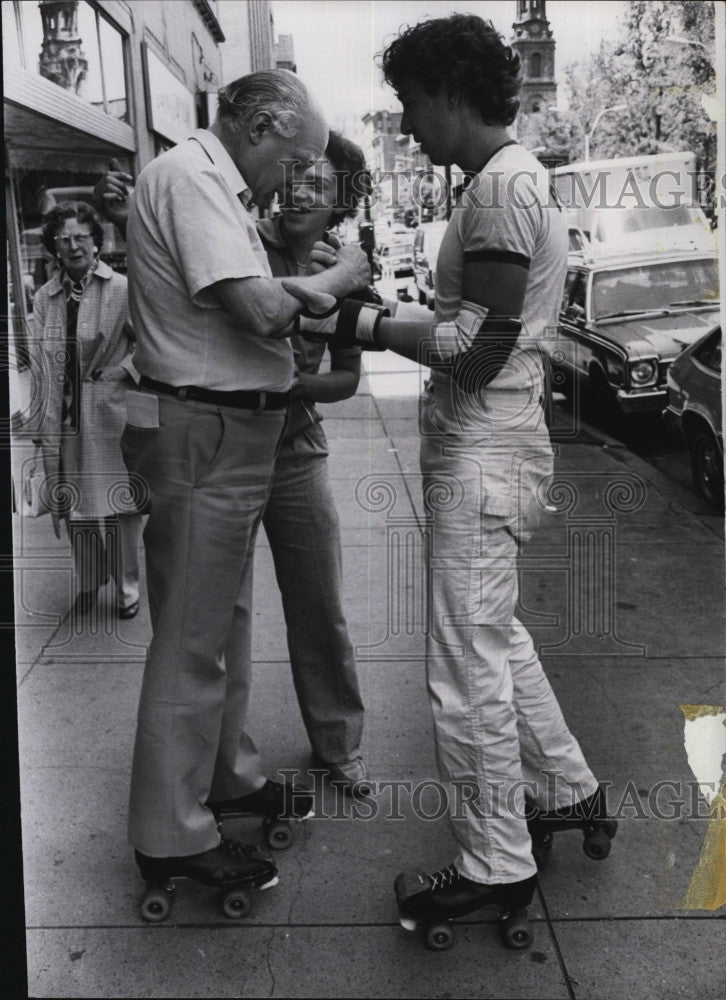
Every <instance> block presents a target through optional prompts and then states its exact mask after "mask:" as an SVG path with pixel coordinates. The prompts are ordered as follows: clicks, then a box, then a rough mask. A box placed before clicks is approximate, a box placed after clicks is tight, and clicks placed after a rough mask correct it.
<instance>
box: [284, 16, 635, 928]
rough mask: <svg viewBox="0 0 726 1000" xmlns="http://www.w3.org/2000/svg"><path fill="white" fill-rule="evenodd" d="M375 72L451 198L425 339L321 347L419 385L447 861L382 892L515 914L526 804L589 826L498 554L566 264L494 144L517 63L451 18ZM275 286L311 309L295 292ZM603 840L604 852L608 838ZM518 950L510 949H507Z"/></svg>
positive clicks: (430, 660) (410, 326) (400, 47)
mask: <svg viewBox="0 0 726 1000" xmlns="http://www.w3.org/2000/svg"><path fill="white" fill-rule="evenodd" d="M383 70H384V73H385V76H386V79H387V81H388V82H389V83H390V84H391V85H392V86H393V87H394V88H395V90H396V91H397V93H398V96H399V98H400V100H401V103H402V105H403V118H402V120H401V131H402V132H403V133H404V134H413V137H414V139H415V140H416V141H417V142H420V143H421V149H422V151H423V152H424V153H426V154H428V156H429V157H430V158H431V160H432V162H433V163H434V164H450V165H452V164H455V165H457V166H459V167H460V168H462V169H463V170H464V171H465V172H466V174H467V175H468V179H469V181H470V183H469V184H468V186H467V187H466V190H465V191H464V193H463V195H462V197H461V199H460V200H458V201H457V203H456V205H455V207H454V210H453V213H452V217H451V220H450V222H449V225H448V227H447V229H446V233H445V235H444V238H443V241H442V243H441V249H440V252H439V257H438V262H437V268H436V308H435V318H434V324H433V325H432V323H431V314H430V313H429V312H427V311H426V310H422V309H420V307H417V306H409V307H405V306H399V307H398V309H397V311H396V314H395V318H391V317H387V316H386V315H385V313H382V312H381V311H380V309H379V310H378V311H377V312H376V309H375V307H373V306H364V307H359V308H354V307H353V305H352V304H350V303H348V304H346V305H345V306H344V307H341V310H340V312H339V315H338V318H337V320H336V321H335V322H333V321H332V320H327V321H325V322H326V323H327V325H328V327H329V328H330V329H331V331H333V332H332V333H331V336H332V337H333V338H334V340H335V343H336V346H337V345H339V344H341V343H344V342H346V341H347V342H351V343H359V344H360V345H361V346H363V347H364V348H368V349H377V350H385V349H388V350H392V351H395V352H396V353H398V354H400V355H403V356H404V357H408V358H411V359H413V360H417V361H420V362H421V363H422V364H425V365H426V366H428V367H430V368H431V379H430V381H429V382H428V383H427V388H426V391H425V393H424V397H423V401H422V417H421V438H422V439H421V469H422V473H423V487H424V497H425V499H426V505H427V508H428V511H427V512H428V514H429V516H430V519H431V521H430V523H431V530H432V541H431V555H430V558H429V563H428V583H429V588H430V591H429V592H430V595H431V609H432V611H431V621H430V625H429V629H428V634H427V647H426V659H427V679H428V690H429V697H430V702H431V708H432V713H433V719H434V733H435V740H436V753H437V761H438V765H439V770H440V775H441V778H442V781H443V782H444V783H445V785H446V787H447V791H448V793H449V815H450V821H451V830H452V833H453V835H454V838H455V840H456V841H457V846H458V852H457V855H456V857H455V858H454V859H453V861H451V862H450V863H449V862H447V863H446V864H444V865H443V866H442V868H441V869H440V870H439V871H437V872H435V873H433V874H431V875H426V874H425V873H424V872H420V871H409V872H404V873H402V874H401V875H400V876H399V877H398V879H397V881H396V890H397V895H398V901H399V907H400V909H401V915H402V918H403V919H404V920H405V921H406V923H407V924H410V923H414V922H415V921H416V920H424V921H428V922H431V921H432V920H433V921H435V920H436V919H438V918H442V919H449V918H452V917H454V916H462V915H464V914H466V913H470V912H473V911H474V910H477V909H479V908H481V907H484V906H488V905H490V904H495V905H497V906H499V907H500V908H501V909H502V910H503V911H505V912H510V913H512V912H516V911H518V910H522V909H523V908H525V907H526V906H527V904H528V903H529V901H530V899H531V897H532V893H533V891H534V882H535V875H536V870H537V867H536V864H535V861H534V858H533V855H532V841H531V837H530V832H529V828H528V822H527V819H526V815H525V813H526V805H525V786H526V788H527V797H528V799H530V802H529V806H530V808H531V807H536V808H537V809H538V810H540V813H539V814H538V819H542V815H543V814H545V815H547V816H548V817H549V816H550V814H552V813H554V814H556V815H555V816H553V817H552V818H551V819H552V825H553V826H554V825H556V824H558V823H559V824H561V823H566V822H571V823H572V824H573V825H582V823H583V816H584V815H587V814H589V815H590V816H591V817H594V819H595V820H596V821H597V820H600V821H601V824H605V812H604V802H603V796H602V793H601V791H600V790H599V789H598V784H597V781H596V779H595V777H594V776H593V774H592V772H591V771H590V769H589V767H588V765H587V763H586V761H585V759H584V757H583V754H582V751H581V750H580V747H579V746H578V744H577V741H576V740H575V739H574V737H573V736H572V735H571V734H570V732H569V731H568V729H567V726H566V724H565V720H564V719H563V717H562V713H561V711H560V708H559V705H558V703H557V700H556V698H555V696H554V694H553V692H552V690H551V688H550V685H549V683H548V681H547V678H546V677H545V675H544V673H543V670H542V666H541V664H540V662H539V659H538V657H537V653H536V652H535V649H534V645H533V643H532V639H531V637H530V635H529V633H528V632H527V630H526V629H525V628H524V626H523V625H522V624H521V623H520V622H519V621H518V620H517V619H516V617H515V606H516V602H517V568H516V557H517V548H518V545H519V544H520V543H521V542H523V541H525V540H526V539H528V538H529V537H530V535H531V533H532V531H533V529H534V527H535V525H536V522H537V520H538V516H539V514H540V512H541V509H542V506H543V504H544V499H543V497H544V495H545V494H546V486H547V477H548V476H549V475H550V474H551V472H552V448H551V445H550V441H549V435H548V431H547V427H546V425H545V419H544V412H543V396H544V376H543V364H542V356H541V353H540V344H541V341H542V339H543V337H544V336H545V331H546V330H547V329H548V328H552V327H554V326H555V325H556V320H557V310H558V305H559V302H560V299H561V295H562V289H563V284H564V275H565V267H566V254H567V230H566V224H565V219H564V216H563V213H562V212H561V210H560V207H559V205H558V204H557V203H556V202H555V201H554V200H553V198H552V196H551V194H550V190H549V183H548V177H547V173H546V171H545V170H544V169H543V168H542V166H541V164H540V163H539V162H538V161H537V160H536V159H535V158H534V157H533V156H532V155H531V154H530V153H528V152H526V151H525V150H524V149H522V148H521V147H520V146H519V145H518V144H517V143H516V142H515V141H514V140H513V139H512V138H511V136H510V135H509V133H508V131H507V126H508V125H510V124H511V123H512V122H513V120H514V118H515V116H516V113H517V109H518V106H519V101H518V99H517V94H518V92H519V89H520V86H521V79H522V74H521V69H520V61H519V57H518V56H517V55H516V54H514V53H513V52H512V50H511V49H510V48H508V47H506V46H505V45H504V44H503V42H502V40H501V39H500V37H499V35H498V34H497V32H496V31H495V29H494V28H493V26H492V25H491V24H490V23H487V22H484V21H483V20H481V19H480V18H478V17H474V16H468V15H452V16H451V17H448V18H441V19H437V20H432V21H427V22H424V23H422V24H419V25H416V26H415V27H413V28H409V29H407V30H406V31H404V32H403V33H402V34H401V35H400V36H399V37H398V38H397V39H396V40H395V41H394V42H393V43H392V44H391V45H390V46H389V47H388V49H387V50H386V51H385V53H384V55H383ZM283 284H284V286H285V287H286V288H287V289H288V291H293V292H294V293H295V294H297V295H299V296H300V297H301V298H302V299H303V301H306V302H307V303H308V305H309V306H310V308H314V305H315V299H314V297H313V296H310V295H306V294H305V290H304V289H303V288H302V287H300V286H299V283H298V284H296V282H294V281H285V282H283ZM320 307H321V303H320V302H318V308H320ZM320 327H321V324H320V323H318V324H317V329H318V332H320ZM606 825H607V829H608V830H609V831H610V832H609V836H610V835H612V834H613V833H614V829H615V825H614V823H612V822H611V823H607V824H606ZM528 933H529V932H528V931H525V933H524V937H522V936H521V935H520V937H519V938H518V939H513V940H512V941H510V943H515V944H517V945H518V946H521V943H522V941H523V940H525V939H526V937H527V935H528ZM445 936H446V935H444V937H445ZM442 940H443V939H442ZM432 946H435V947H442V944H441V942H438V943H435V944H434V945H432ZM443 946H445V944H444V945H443Z"/></svg>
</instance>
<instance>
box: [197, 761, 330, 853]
mask: <svg viewBox="0 0 726 1000" xmlns="http://www.w3.org/2000/svg"><path fill="white" fill-rule="evenodd" d="M313 805H314V799H313V797H312V795H311V794H310V793H309V792H308V790H307V789H300V788H298V787H296V786H294V785H292V784H290V782H288V781H286V782H285V783H284V784H283V782H281V781H270V780H269V779H268V780H267V781H266V782H265V784H264V785H263V786H262V788H259V789H258V790H257V791H256V792H252V793H251V794H250V795H240V796H239V797H238V798H236V799H224V800H220V801H218V802H207V806H208V808H209V809H211V810H212V812H213V813H214V817H215V819H216V820H217V823H218V824H220V825H221V823H222V822H223V821H224V820H226V819H240V818H243V817H245V816H261V817H262V829H263V832H264V835H265V840H266V841H267V845H268V847H271V848H272V849H273V850H275V851H284V850H286V849H287V848H288V847H290V845H291V844H292V843H293V841H294V840H295V834H294V832H293V827H292V823H301V822H303V821H304V820H306V819H310V817H311V816H313V815H314V814H315V813H314V810H313Z"/></svg>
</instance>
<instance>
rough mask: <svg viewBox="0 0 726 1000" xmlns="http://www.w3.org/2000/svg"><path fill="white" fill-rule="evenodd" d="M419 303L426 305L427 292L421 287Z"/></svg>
mask: <svg viewBox="0 0 726 1000" xmlns="http://www.w3.org/2000/svg"><path fill="white" fill-rule="evenodd" d="M418 304H419V305H420V306H425V305H426V293H425V292H422V291H421V289H420V288H419V290H418Z"/></svg>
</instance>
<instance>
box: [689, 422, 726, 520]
mask: <svg viewBox="0 0 726 1000" xmlns="http://www.w3.org/2000/svg"><path fill="white" fill-rule="evenodd" d="M691 474H692V476H693V485H694V486H695V487H696V490H697V492H698V493H700V495H701V496H702V497H703V499H704V500H707V501H708V503H709V504H710V505H711V506H712V507H713V508H714V510H717V511H722V510H723V509H724V480H723V456H722V454H721V449H720V448H719V446H718V441H717V440H716V438H715V437H714V435H713V433H712V432H711V430H710V429H708V428H706V427H703V428H699V429H698V431H697V432H696V435H695V437H694V438H693V441H692V442H691Z"/></svg>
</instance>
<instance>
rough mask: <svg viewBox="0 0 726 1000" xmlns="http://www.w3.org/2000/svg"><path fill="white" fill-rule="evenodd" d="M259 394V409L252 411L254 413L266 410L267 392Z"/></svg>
mask: <svg viewBox="0 0 726 1000" xmlns="http://www.w3.org/2000/svg"><path fill="white" fill-rule="evenodd" d="M259 395H260V401H259V403H258V404H257V409H256V410H253V411H252V412H253V413H262V412H264V409H265V403H266V402H267V393H266V392H261V393H260V394H259Z"/></svg>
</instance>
